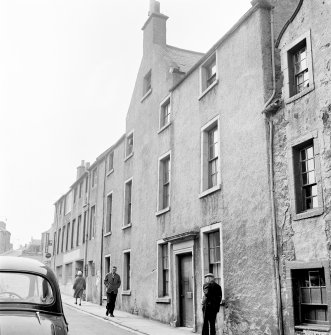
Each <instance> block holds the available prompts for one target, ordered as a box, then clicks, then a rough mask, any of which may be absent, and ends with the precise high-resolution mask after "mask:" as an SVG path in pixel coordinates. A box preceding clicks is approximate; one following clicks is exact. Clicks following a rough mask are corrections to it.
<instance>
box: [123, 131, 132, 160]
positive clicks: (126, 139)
mask: <svg viewBox="0 0 331 335" xmlns="http://www.w3.org/2000/svg"><path fill="white" fill-rule="evenodd" d="M131 136H132V141H133V145H132V151H131V152H130V153H128V141H129V138H130V137H131ZM133 154H134V130H131V131H130V132H129V133H128V134H127V135H126V137H125V159H124V161H127V160H128V159H129V158H130V157H132V156H133Z"/></svg>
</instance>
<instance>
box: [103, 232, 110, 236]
mask: <svg viewBox="0 0 331 335" xmlns="http://www.w3.org/2000/svg"><path fill="white" fill-rule="evenodd" d="M110 235H111V231H109V232H108V233H106V234H104V235H103V237H107V236H110Z"/></svg>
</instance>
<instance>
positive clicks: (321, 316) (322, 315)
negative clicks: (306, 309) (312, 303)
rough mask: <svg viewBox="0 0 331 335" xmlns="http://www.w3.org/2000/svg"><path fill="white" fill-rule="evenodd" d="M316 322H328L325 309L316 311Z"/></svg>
mask: <svg viewBox="0 0 331 335" xmlns="http://www.w3.org/2000/svg"><path fill="white" fill-rule="evenodd" d="M316 320H317V321H327V320H328V318H327V313H326V309H325V308H317V309H316Z"/></svg>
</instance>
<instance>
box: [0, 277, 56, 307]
mask: <svg viewBox="0 0 331 335" xmlns="http://www.w3.org/2000/svg"><path fill="white" fill-rule="evenodd" d="M53 301H54V294H53V290H52V287H51V285H50V283H49V282H48V280H47V279H46V278H43V277H41V276H38V275H36V274H31V273H21V272H1V271H0V305H1V304H2V303H31V304H39V305H49V304H52V303H53Z"/></svg>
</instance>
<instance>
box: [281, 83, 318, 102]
mask: <svg viewBox="0 0 331 335" xmlns="http://www.w3.org/2000/svg"><path fill="white" fill-rule="evenodd" d="M314 89H315V84H314V83H312V84H311V86H309V87H307V88H306V89H304V90H303V91H301V92H300V93H297V94H295V95H293V96H292V97H290V98H287V99H285V104H290V103H291V102H293V101H295V100H297V99H300V98H302V97H303V96H305V95H306V94H308V93H310V92H311V91H313V90H314Z"/></svg>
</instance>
